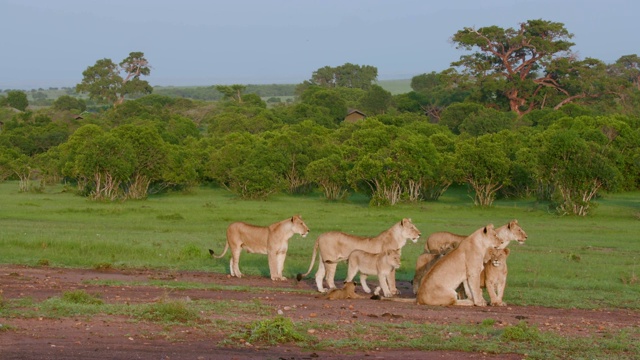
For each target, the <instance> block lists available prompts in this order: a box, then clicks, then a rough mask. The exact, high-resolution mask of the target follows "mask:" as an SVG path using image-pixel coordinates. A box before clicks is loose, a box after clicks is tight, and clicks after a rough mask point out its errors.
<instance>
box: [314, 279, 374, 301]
mask: <svg viewBox="0 0 640 360" xmlns="http://www.w3.org/2000/svg"><path fill="white" fill-rule="evenodd" d="M317 297H318V298H320V299H327V300H343V299H362V298H364V297H365V296H362V295H358V294H356V283H354V282H353V281H349V282H348V283H345V284H344V287H343V288H342V289H333V290H331V291H329V292H328V293H325V294H322V295H319V296H317Z"/></svg>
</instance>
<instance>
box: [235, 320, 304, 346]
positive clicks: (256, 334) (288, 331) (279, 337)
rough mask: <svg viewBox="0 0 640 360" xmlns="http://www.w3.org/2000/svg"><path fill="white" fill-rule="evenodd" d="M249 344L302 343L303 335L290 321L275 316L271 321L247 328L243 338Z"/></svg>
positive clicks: (255, 323)
mask: <svg viewBox="0 0 640 360" xmlns="http://www.w3.org/2000/svg"><path fill="white" fill-rule="evenodd" d="M245 339H246V340H247V341H248V342H249V343H258V342H261V343H267V344H269V345H276V344H285V343H288V342H296V341H304V340H305V337H304V335H302V334H300V333H299V332H297V331H296V330H295V328H294V324H293V322H292V321H291V319H289V318H287V317H284V316H276V317H275V318H272V319H266V320H260V321H255V322H253V323H252V324H251V325H250V326H249V331H248V332H247V334H246V338H245Z"/></svg>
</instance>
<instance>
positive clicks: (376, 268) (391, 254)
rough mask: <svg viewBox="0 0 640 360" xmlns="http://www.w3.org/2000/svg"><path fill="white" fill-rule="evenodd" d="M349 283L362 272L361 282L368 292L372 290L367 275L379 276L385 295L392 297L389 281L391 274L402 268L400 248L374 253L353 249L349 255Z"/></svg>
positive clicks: (347, 279)
mask: <svg viewBox="0 0 640 360" xmlns="http://www.w3.org/2000/svg"><path fill="white" fill-rule="evenodd" d="M347 262H348V270H347V278H346V279H345V280H344V281H346V282H347V283H349V282H351V281H353V278H354V277H355V276H356V274H357V273H358V272H360V284H362V289H363V290H364V292H366V293H367V294H368V293H370V292H371V289H369V286H367V275H376V276H378V282H379V283H380V287H381V288H382V293H383V294H384V296H385V297H391V295H392V294H391V291H390V290H389V283H390V282H391V280H390V279H389V278H390V277H391V274H392V273H394V271H395V270H396V269H399V268H400V250H398V249H395V250H385V251H383V252H381V253H378V254H374V253H370V252H366V251H363V250H353V251H352V252H351V255H349V259H348V260H347Z"/></svg>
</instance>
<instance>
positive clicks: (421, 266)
mask: <svg viewBox="0 0 640 360" xmlns="http://www.w3.org/2000/svg"><path fill="white" fill-rule="evenodd" d="M450 250H451V249H450ZM445 254H446V252H445V253H442V252H441V253H439V254H430V253H422V254H421V255H420V256H418V260H416V272H415V274H414V275H413V281H412V282H411V285H412V287H413V293H414V294H417V293H418V287H419V286H420V280H422V277H423V276H424V274H426V273H427V272H428V271H429V270H431V268H432V267H433V265H435V263H436V262H437V261H438V260H440V259H441V258H442V257H443V256H444V255H445Z"/></svg>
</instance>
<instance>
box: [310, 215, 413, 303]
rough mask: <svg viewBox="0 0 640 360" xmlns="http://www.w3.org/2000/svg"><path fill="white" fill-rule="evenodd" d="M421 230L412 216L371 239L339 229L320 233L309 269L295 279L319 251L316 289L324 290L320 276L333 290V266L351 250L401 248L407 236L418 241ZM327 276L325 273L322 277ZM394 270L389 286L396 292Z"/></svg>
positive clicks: (311, 267)
mask: <svg viewBox="0 0 640 360" xmlns="http://www.w3.org/2000/svg"><path fill="white" fill-rule="evenodd" d="M419 237H420V231H419V230H418V229H417V228H416V227H415V225H413V223H412V222H411V219H406V218H405V219H402V220H401V221H400V222H398V223H396V224H394V225H393V226H392V227H390V228H389V229H387V230H385V231H383V232H381V233H380V234H379V235H378V236H376V237H374V238H366V237H362V236H357V235H350V234H346V233H343V232H339V231H330V232H326V233H323V234H321V235H320V236H318V239H316V243H315V245H314V247H313V255H312V256H311V265H309V271H307V272H306V273H305V274H298V280H301V279H302V278H303V277H306V276H307V275H309V273H310V272H311V270H312V269H313V264H314V263H315V260H316V253H318V254H319V264H318V271H317V272H316V285H317V286H318V291H320V292H324V291H325V289H324V286H323V284H322V278H323V277H324V278H325V279H326V280H327V285H328V286H329V288H330V289H335V287H336V285H335V283H334V280H333V279H334V277H335V273H336V266H337V263H338V262H339V261H344V260H347V258H348V257H349V255H350V254H351V252H352V251H353V250H364V251H368V252H372V253H381V252H383V251H385V250H395V249H402V247H403V246H404V245H405V244H406V243H407V239H410V240H411V241H413V242H414V243H415V242H417V241H418V238H419ZM325 275H326V276H325ZM395 275H396V274H395V270H394V271H393V274H391V277H390V281H389V282H390V284H389V288H390V290H391V292H392V293H394V294H397V293H398V290H397V288H396V279H395Z"/></svg>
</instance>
